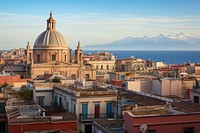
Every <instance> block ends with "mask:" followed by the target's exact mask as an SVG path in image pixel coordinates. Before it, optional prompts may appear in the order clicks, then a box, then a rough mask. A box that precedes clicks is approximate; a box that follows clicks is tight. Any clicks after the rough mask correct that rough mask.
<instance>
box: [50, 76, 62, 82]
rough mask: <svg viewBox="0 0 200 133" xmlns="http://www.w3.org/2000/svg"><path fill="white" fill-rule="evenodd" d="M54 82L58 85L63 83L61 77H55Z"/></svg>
mask: <svg viewBox="0 0 200 133" xmlns="http://www.w3.org/2000/svg"><path fill="white" fill-rule="evenodd" d="M52 82H57V83H60V82H61V81H60V78H59V77H56V76H55V77H54V79H53V80H52Z"/></svg>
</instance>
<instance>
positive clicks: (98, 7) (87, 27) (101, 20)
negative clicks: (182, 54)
mask: <svg viewBox="0 0 200 133" xmlns="http://www.w3.org/2000/svg"><path fill="white" fill-rule="evenodd" d="M50 10H52V12H53V17H54V18H55V19H56V20H57V21H56V23H57V24H56V26H57V30H58V31H59V32H61V33H62V34H63V35H64V37H65V38H66V40H67V42H68V45H69V47H70V48H72V49H74V48H75V47H76V46H77V42H78V41H81V45H82V46H84V45H89V44H103V43H109V42H112V41H114V40H118V39H121V38H124V37H126V36H134V37H141V36H145V35H147V36H150V37H151V36H156V35H158V34H164V35H169V34H177V33H180V32H184V33H186V34H189V35H191V36H194V37H197V38H200V35H199V30H200V23H199V22H200V17H199V14H200V1H198V0H190V1H189V0H185V1H181V0H176V1H159V0H153V1H148V0H142V1H131V0H127V1H121V0H115V1H114V0H110V1H105V0H103V1H81V0H77V1H47V0H44V1H39V0H36V1H28V2H27V1H25V0H21V1H11V0H9V1H3V2H1V5H0V17H1V20H0V28H1V31H0V36H1V38H0V46H1V49H11V48H20V47H24V48H25V45H26V42H27V41H30V44H31V46H33V44H34V41H35V39H36V37H37V36H38V35H39V34H40V33H41V32H43V31H44V30H46V19H47V18H48V17H49V12H50Z"/></svg>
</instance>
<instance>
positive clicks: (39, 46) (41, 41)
mask: <svg viewBox="0 0 200 133" xmlns="http://www.w3.org/2000/svg"><path fill="white" fill-rule="evenodd" d="M70 57H71V49H70V48H69V47H68V45H67V42H66V40H65V38H64V37H63V35H62V34H61V33H60V32H58V31H56V20H55V19H53V17H52V12H50V17H49V19H47V29H46V30H45V31H44V32H42V33H41V34H40V35H39V36H38V37H37V39H36V41H35V44H34V47H33V59H34V63H44V62H49V61H61V62H66V63H69V62H70Z"/></svg>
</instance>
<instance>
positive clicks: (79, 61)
mask: <svg viewBox="0 0 200 133" xmlns="http://www.w3.org/2000/svg"><path fill="white" fill-rule="evenodd" d="M75 63H77V64H83V51H82V49H81V46H80V41H79V42H78V46H77V49H76V50H75Z"/></svg>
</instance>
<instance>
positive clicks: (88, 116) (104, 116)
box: [79, 113, 114, 121]
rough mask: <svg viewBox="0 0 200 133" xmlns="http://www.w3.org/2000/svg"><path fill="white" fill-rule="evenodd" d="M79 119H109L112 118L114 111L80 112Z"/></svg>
mask: <svg viewBox="0 0 200 133" xmlns="http://www.w3.org/2000/svg"><path fill="white" fill-rule="evenodd" d="M79 117H80V121H85V120H86V121H87V120H93V119H109V118H114V113H99V114H80V115H79Z"/></svg>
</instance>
